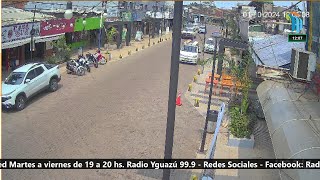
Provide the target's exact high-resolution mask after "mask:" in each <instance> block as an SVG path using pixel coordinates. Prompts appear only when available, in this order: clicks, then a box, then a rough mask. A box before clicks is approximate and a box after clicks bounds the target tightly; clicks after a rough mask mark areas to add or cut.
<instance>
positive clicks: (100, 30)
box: [98, 1, 105, 52]
mask: <svg viewBox="0 0 320 180" xmlns="http://www.w3.org/2000/svg"><path fill="white" fill-rule="evenodd" d="M102 7H105V4H104V1H103V2H102ZM102 15H103V11H102V12H101V16H100V29H99V47H98V49H99V52H100V48H101V38H102V37H101V36H102Z"/></svg>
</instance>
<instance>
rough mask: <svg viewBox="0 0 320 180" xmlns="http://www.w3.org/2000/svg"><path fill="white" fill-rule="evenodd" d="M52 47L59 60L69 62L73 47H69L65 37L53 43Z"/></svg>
mask: <svg viewBox="0 0 320 180" xmlns="http://www.w3.org/2000/svg"><path fill="white" fill-rule="evenodd" d="M52 46H53V48H54V50H55V51H56V54H57V59H61V60H63V61H69V60H70V57H71V46H70V45H67V43H66V38H65V37H64V36H63V37H62V38H60V39H58V40H57V41H53V42H52Z"/></svg>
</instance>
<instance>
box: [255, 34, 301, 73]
mask: <svg viewBox="0 0 320 180" xmlns="http://www.w3.org/2000/svg"><path fill="white" fill-rule="evenodd" d="M250 42H251V44H252V49H253V50H254V52H255V53H254V55H255V56H254V57H253V58H254V59H255V62H256V64H257V65H266V66H270V67H282V66H284V65H287V64H290V63H291V51H292V48H297V49H304V47H305V43H304V42H288V37H287V36H284V35H274V36H269V37H258V38H250ZM256 56H258V57H256ZM257 59H259V60H257Z"/></svg>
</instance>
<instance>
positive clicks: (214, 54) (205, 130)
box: [199, 34, 221, 153]
mask: <svg viewBox="0 0 320 180" xmlns="http://www.w3.org/2000/svg"><path fill="white" fill-rule="evenodd" d="M213 37H214V39H215V43H214V52H213V64H212V71H211V82H210V92H209V101H208V108H207V117H206V122H205V125H204V129H203V132H202V141H201V146H200V150H199V152H200V153H204V145H205V143H206V137H207V128H208V120H209V113H210V106H211V98H212V89H213V78H214V70H215V65H216V58H217V46H218V38H220V37H221V36H220V34H213Z"/></svg>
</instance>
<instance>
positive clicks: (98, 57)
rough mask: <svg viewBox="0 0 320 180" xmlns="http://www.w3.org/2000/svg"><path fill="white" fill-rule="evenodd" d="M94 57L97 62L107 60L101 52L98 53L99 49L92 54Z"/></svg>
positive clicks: (100, 62)
mask: <svg viewBox="0 0 320 180" xmlns="http://www.w3.org/2000/svg"><path fill="white" fill-rule="evenodd" d="M94 57H95V58H96V59H97V60H98V63H99V64H102V65H104V64H106V63H107V60H106V58H105V57H104V56H102V54H101V53H100V51H99V50H98V51H97V53H95V54H94Z"/></svg>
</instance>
